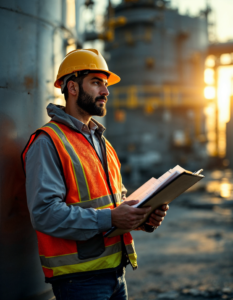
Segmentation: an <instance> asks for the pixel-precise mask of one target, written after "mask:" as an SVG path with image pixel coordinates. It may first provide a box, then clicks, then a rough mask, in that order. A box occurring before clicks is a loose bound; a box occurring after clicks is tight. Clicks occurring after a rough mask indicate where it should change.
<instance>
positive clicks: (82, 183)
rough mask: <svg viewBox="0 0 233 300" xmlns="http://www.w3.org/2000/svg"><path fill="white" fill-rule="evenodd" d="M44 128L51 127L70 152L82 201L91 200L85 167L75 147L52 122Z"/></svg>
mask: <svg viewBox="0 0 233 300" xmlns="http://www.w3.org/2000/svg"><path fill="white" fill-rule="evenodd" d="M44 127H49V128H51V129H52V130H53V131H54V132H55V133H56V135H57V136H58V138H59V139H60V141H61V142H62V144H63V146H64V148H65V149H66V151H67V152H68V154H69V156H70V158H71V162H72V167H73V172H74V176H75V181H76V184H77V189H78V193H79V197H80V200H81V201H85V200H89V199H91V197H90V190H89V186H88V184H87V178H86V175H85V172H84V169H83V165H82V163H81V160H80V158H79V156H78V154H77V153H76V152H75V150H74V148H73V146H72V145H71V144H70V142H69V141H68V139H67V137H66V135H65V133H64V132H63V131H62V130H61V128H60V127H59V126H58V125H57V124H55V123H52V122H51V123H49V124H46V125H45V126H44ZM77 178H78V180H77Z"/></svg>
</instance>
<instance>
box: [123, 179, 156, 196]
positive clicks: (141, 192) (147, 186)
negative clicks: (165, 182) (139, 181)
mask: <svg viewBox="0 0 233 300" xmlns="http://www.w3.org/2000/svg"><path fill="white" fill-rule="evenodd" d="M156 185H157V179H155V178H154V177H152V178H151V179H150V180H148V181H147V182H146V183H144V184H143V185H142V186H140V187H139V188H138V189H137V190H136V191H135V192H133V193H132V194H131V195H129V196H128V197H127V198H126V200H140V201H141V200H143V199H144V198H145V196H147V194H148V192H149V191H150V190H154V189H155V187H156Z"/></svg>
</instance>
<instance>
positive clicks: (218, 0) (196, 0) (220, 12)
mask: <svg viewBox="0 0 233 300" xmlns="http://www.w3.org/2000/svg"><path fill="white" fill-rule="evenodd" d="M111 1H112V3H113V4H118V3H120V2H121V0H111ZM206 2H209V4H210V5H211V7H212V9H213V12H214V13H213V17H214V18H215V22H216V35H217V39H218V41H221V42H225V41H227V40H229V39H233V0H209V1H207V0H172V1H171V5H172V7H176V8H178V9H179V12H180V13H181V14H186V13H187V12H189V14H190V15H197V14H198V12H199V11H200V10H202V9H203V8H205V6H206ZM95 3H96V8H95V9H96V14H102V13H103V11H104V9H105V7H106V5H107V3H108V0H95Z"/></svg>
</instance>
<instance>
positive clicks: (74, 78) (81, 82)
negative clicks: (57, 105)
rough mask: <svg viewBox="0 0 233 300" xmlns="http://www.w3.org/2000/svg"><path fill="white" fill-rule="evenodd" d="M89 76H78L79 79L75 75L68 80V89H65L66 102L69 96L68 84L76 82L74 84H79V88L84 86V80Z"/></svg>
mask: <svg viewBox="0 0 233 300" xmlns="http://www.w3.org/2000/svg"><path fill="white" fill-rule="evenodd" d="M87 75H88V74H86V75H81V76H78V77H76V76H75V75H74V76H72V77H70V78H69V79H68V81H67V83H66V87H65V89H64V97H65V100H66V101H67V100H68V96H69V93H68V89H67V84H68V82H69V81H74V82H77V84H78V85H79V86H82V84H83V79H84V78H85V77H86V76H87Z"/></svg>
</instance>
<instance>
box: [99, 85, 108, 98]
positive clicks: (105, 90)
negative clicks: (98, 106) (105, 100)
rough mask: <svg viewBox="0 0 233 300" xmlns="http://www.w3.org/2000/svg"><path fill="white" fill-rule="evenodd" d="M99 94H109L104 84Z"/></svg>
mask: <svg viewBox="0 0 233 300" xmlns="http://www.w3.org/2000/svg"><path fill="white" fill-rule="evenodd" d="M100 95H101V96H108V95H109V90H108V88H107V87H106V86H103V87H102V89H101V91H100Z"/></svg>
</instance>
